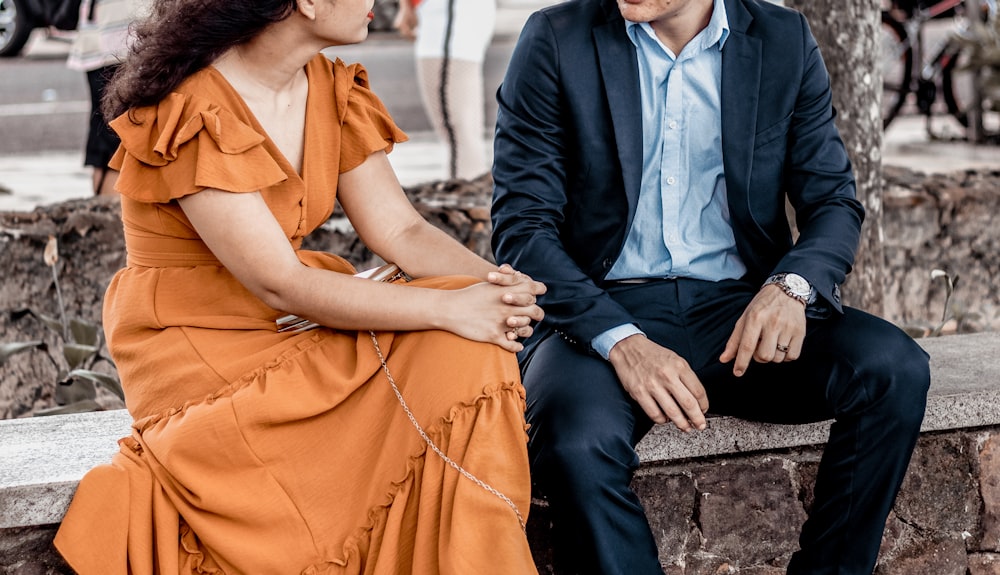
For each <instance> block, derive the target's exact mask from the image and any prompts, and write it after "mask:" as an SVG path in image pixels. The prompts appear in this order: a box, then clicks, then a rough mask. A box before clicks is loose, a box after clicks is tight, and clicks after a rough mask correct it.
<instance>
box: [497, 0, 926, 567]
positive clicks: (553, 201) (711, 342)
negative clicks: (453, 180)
mask: <svg viewBox="0 0 1000 575" xmlns="http://www.w3.org/2000/svg"><path fill="white" fill-rule="evenodd" d="M497 97H498V101H499V113H498V118H497V131H496V138H495V149H494V158H495V160H494V162H495V163H494V170H493V175H494V180H495V193H494V207H493V223H494V238H493V239H494V249H495V254H496V258H497V261H502V262H509V263H511V264H513V265H514V267H516V268H517V269H519V270H522V271H524V272H525V273H528V274H529V275H531V276H532V277H533V278H534V279H537V280H539V281H542V282H544V283H545V284H546V285H547V286H548V292H547V293H546V295H545V296H543V297H541V298H540V300H539V301H540V303H541V304H542V306H543V307H544V308H545V310H546V316H545V320H544V321H543V322H542V323H541V325H539V326H538V328H537V329H536V331H535V335H534V336H533V337H531V338H530V339H529V340H528V341H527V342H525V343H526V347H525V351H524V352H522V355H521V357H520V359H521V366H522V373H523V378H524V385H525V387H526V389H527V393H528V398H527V399H528V420H529V423H530V424H531V428H530V430H529V433H530V440H531V443H530V452H531V457H532V470H533V473H534V477H535V481H536V483H537V485H538V486H539V487H540V489H541V490H542V491H543V492H544V493H545V494H546V496H547V497H548V498H549V502H550V505H551V509H552V512H553V516H554V535H555V538H556V541H555V550H556V559H557V561H558V562H559V563H560V564H562V565H563V566H564V568H565V570H567V571H569V572H572V573H601V574H616V573H621V574H628V575H645V574H651V573H655V574H659V573H662V570H661V567H660V564H659V561H658V559H657V551H656V545H655V543H654V540H653V537H652V534H651V533H650V529H649V525H648V523H647V521H646V518H645V515H644V512H643V509H642V507H641V505H640V502H639V500H638V499H637V497H636V495H635V493H633V492H632V491H631V489H630V488H629V482H630V480H631V477H632V473H633V471H634V470H635V468H636V466H637V464H638V458H637V457H636V454H635V451H634V446H635V444H636V443H637V442H638V441H639V440H640V439H641V438H642V436H643V435H644V434H645V433H646V432H647V431H648V430H649V429H650V428H651V427H652V425H653V424H654V423H666V422H671V423H672V424H673V425H676V426H677V427H678V428H680V429H681V430H684V431H689V430H698V429H704V428H705V426H706V419H705V412H706V411H707V410H708V409H709V406H711V410H712V412H713V413H719V414H728V415H734V416H739V417H744V418H749V419H756V420H763V421H772V422H785V423H797V422H810V421H818V420H823V419H827V418H835V419H836V422H835V423H834V425H833V427H832V429H831V434H830V438H829V442H828V444H827V446H826V449H825V453H824V456H823V461H822V463H821V465H820V470H819V474H818V478H817V481H816V486H815V494H816V497H815V503H814V505H813V507H812V509H811V510H810V515H809V519H808V521H807V522H806V524H805V525H804V526H803V528H802V533H801V537H800V549H799V551H797V552H796V553H795V554H794V555H793V556H792V558H791V561H790V564H789V566H788V573H791V574H795V575H800V574H810V575H814V574H821V573H824V574H825V573H830V574H833V573H836V574H839V575H848V574H850V575H862V574H866V575H870V573H871V572H872V569H873V567H874V565H875V560H876V556H877V552H878V547H879V542H880V538H881V534H882V530H883V527H884V522H885V519H886V516H887V515H888V512H889V509H890V508H891V506H892V503H893V500H894V498H895V495H896V492H897V491H898V489H899V485H900V482H901V481H902V478H903V475H904V472H905V470H906V467H907V464H908V462H909V458H910V455H911V453H912V450H913V446H914V444H915V441H916V438H917V435H918V432H919V427H920V423H921V420H922V418H923V412H924V405H925V401H926V392H927V388H928V386H929V379H930V377H929V372H928V364H927V356H926V354H925V353H923V351H922V350H921V349H920V348H919V347H918V346H917V345H916V344H915V343H914V342H913V341H912V340H911V339H910V338H908V337H907V336H906V335H905V334H903V333H902V332H901V331H900V330H898V329H896V328H895V327H894V326H892V325H891V324H889V323H887V322H885V321H883V320H880V319H878V318H875V317H873V316H871V315H868V314H866V313H864V312H861V311H859V310H855V309H851V308H848V307H843V306H842V305H841V301H840V287H839V286H840V284H841V283H843V281H844V279H845V277H846V274H847V273H848V272H849V271H850V268H851V265H852V263H853V258H854V253H855V250H856V248H857V243H858V237H859V230H860V227H861V222H862V219H863V211H862V207H861V205H860V204H859V203H858V202H857V200H856V199H855V183H854V178H853V175H852V172H851V167H850V163H849V161H848V158H847V154H846V151H845V149H844V146H843V143H842V142H841V139H840V137H839V135H838V133H837V130H836V128H835V126H834V111H833V109H832V106H831V93H830V84H829V78H828V75H827V72H826V69H825V67H824V64H823V61H822V59H821V56H820V54H819V51H818V48H817V46H816V42H815V40H814V39H813V37H812V35H811V33H810V31H809V28H808V26H807V24H806V22H805V20H804V19H803V18H802V16H801V15H800V14H799V13H797V12H794V11H792V10H788V9H786V8H782V7H779V6H775V5H772V4H769V3H767V2H763V1H758V0H715V1H713V0H618V1H617V4H616V3H615V0H570V1H568V2H564V3H562V4H557V5H555V6H551V7H548V8H545V9H543V10H541V11H539V12H538V13H536V14H534V15H532V17H531V18H529V20H528V22H527V23H526V24H525V26H524V29H523V31H522V33H521V37H520V39H519V41H518V45H517V47H516V49H515V50H514V53H513V55H512V57H511V61H510V64H509V68H508V71H507V75H506V77H505V79H504V82H503V84H502V86H501V88H500V90H499V91H498V94H497ZM786 198H787V200H788V201H789V202H790V203H791V206H792V207H793V208H794V210H795V217H796V224H797V229H798V234H799V235H798V237H797V240H795V241H794V242H793V238H792V234H791V232H790V229H789V224H788V221H787V218H786V215H785V201H786ZM737 520H738V518H737Z"/></svg>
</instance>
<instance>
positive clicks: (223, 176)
mask: <svg viewBox="0 0 1000 575" xmlns="http://www.w3.org/2000/svg"><path fill="white" fill-rule="evenodd" d="M133 120H134V121H133ZM111 127H112V128H113V129H114V130H115V132H117V133H118V135H119V137H120V138H121V141H122V143H121V146H119V148H118V152H117V153H116V154H115V156H114V157H113V158H112V159H111V162H110V163H109V165H110V166H111V167H112V168H113V169H116V170H119V171H120V172H121V175H120V176H119V179H118V184H117V188H118V190H119V191H120V192H121V193H122V195H124V196H127V197H129V198H132V199H134V200H137V201H140V202H169V201H170V200H172V199H175V198H180V197H183V196H186V195H189V194H193V193H195V192H198V191H201V190H203V189H205V188H217V189H220V190H225V191H229V192H253V191H257V190H260V189H262V188H265V187H268V186H272V185H274V184H277V183H279V182H281V181H284V180H285V179H286V178H287V177H288V176H287V174H285V172H284V171H283V170H282V169H281V166H280V165H279V164H278V162H277V161H276V160H275V158H274V157H272V155H271V154H270V153H269V152H268V151H267V149H266V148H265V146H264V142H265V137H264V135H263V134H260V133H258V132H257V131H255V130H254V129H253V128H252V127H251V126H250V125H249V124H247V123H246V122H245V121H243V120H241V119H240V118H238V117H237V116H236V115H235V114H233V113H232V112H230V111H229V110H227V109H225V108H223V107H222V106H219V105H218V104H216V103H213V102H212V101H209V100H207V99H204V98H200V97H198V96H194V95H189V94H181V93H177V92H174V93H171V94H170V95H168V96H167V97H166V98H164V99H163V100H162V101H161V102H160V103H159V104H157V105H155V106H148V107H145V108H139V109H137V110H135V111H134V112H132V115H131V117H130V116H129V114H123V115H121V116H119V117H118V118H116V119H115V120H114V121H112V122H111Z"/></svg>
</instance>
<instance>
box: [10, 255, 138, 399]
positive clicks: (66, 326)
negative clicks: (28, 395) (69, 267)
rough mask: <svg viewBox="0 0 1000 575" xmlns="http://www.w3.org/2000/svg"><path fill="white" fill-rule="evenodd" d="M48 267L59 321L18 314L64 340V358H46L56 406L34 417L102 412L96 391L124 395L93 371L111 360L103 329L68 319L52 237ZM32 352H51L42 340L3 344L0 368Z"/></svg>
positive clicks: (29, 312)
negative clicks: (52, 373)
mask: <svg viewBox="0 0 1000 575" xmlns="http://www.w3.org/2000/svg"><path fill="white" fill-rule="evenodd" d="M43 259H44V261H45V264H46V265H47V266H48V267H49V268H50V269H51V270H52V281H53V283H54V285H55V291H56V303H57V304H58V308H59V317H58V318H53V317H50V316H47V315H45V314H42V313H40V312H38V311H35V310H33V309H26V310H21V311H19V312H15V314H16V315H18V316H24V315H31V316H32V317H34V318H36V319H37V320H39V321H41V322H42V324H44V325H45V326H46V327H47V328H49V329H50V330H52V331H53V332H54V333H55V334H56V335H57V336H59V337H60V338H61V339H62V342H63V345H62V351H63V353H62V357H61V358H60V359H57V358H56V357H55V356H53V355H52V354H51V353H46V356H48V357H49V359H50V360H51V361H52V362H53V363H54V364H55V366H56V369H57V373H58V377H57V382H56V383H57V385H56V392H55V398H56V404H57V405H56V406H55V407H51V408H48V409H42V410H39V411H37V412H35V415H57V414H64V413H80V412H84V411H96V410H100V409H102V407H101V405H100V404H99V403H98V402H97V390H98V388H99V387H103V388H105V389H107V390H109V391H110V392H112V393H113V394H115V395H116V396H118V397H119V398H121V399H122V400H123V401H124V399H125V394H124V392H123V391H122V387H121V384H120V383H119V382H118V379H117V378H116V377H114V376H112V375H108V374H106V373H101V372H97V371H94V370H93V369H92V368H93V367H94V364H95V363H96V362H97V361H99V360H106V361H108V362H110V359H108V358H106V357H104V356H102V355H101V343H102V342H101V340H102V330H101V326H100V325H98V324H96V323H93V322H89V321H85V320H82V319H79V318H68V317H67V316H66V306H65V304H64V302H63V296H62V287H61V286H60V284H59V271H58V265H57V264H58V263H59V245H58V242H57V240H56V238H55V236H49V240H48V242H47V243H46V245H45V252H44V255H43ZM31 350H39V351H44V352H48V351H49V348H48V345H47V344H46V343H45V342H43V341H40V340H34V341H25V342H11V343H0V364H3V363H4V362H5V361H7V359H9V358H10V357H11V356H13V355H15V354H18V353H25V352H28V351H31Z"/></svg>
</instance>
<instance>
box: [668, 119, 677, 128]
mask: <svg viewBox="0 0 1000 575" xmlns="http://www.w3.org/2000/svg"><path fill="white" fill-rule="evenodd" d="M667 126H668V127H669V128H670V129H671V130H676V129H677V122H676V121H675V120H670V123H669V124H667Z"/></svg>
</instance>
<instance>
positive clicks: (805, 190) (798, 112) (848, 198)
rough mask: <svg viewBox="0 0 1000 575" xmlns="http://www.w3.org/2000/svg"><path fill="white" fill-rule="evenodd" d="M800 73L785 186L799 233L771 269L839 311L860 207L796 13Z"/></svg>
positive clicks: (826, 89) (817, 58)
mask: <svg viewBox="0 0 1000 575" xmlns="http://www.w3.org/2000/svg"><path fill="white" fill-rule="evenodd" d="M799 16H800V18H801V30H802V36H801V38H802V42H803V54H804V62H803V75H802V81H801V84H800V87H799V93H798V97H797V99H796V102H795V110H794V112H793V114H792V122H791V126H790V128H789V130H790V131H789V140H788V160H787V162H788V163H787V165H786V170H785V189H786V192H787V195H788V199H789V201H790V202H791V204H792V207H793V208H794V209H795V219H796V226H797V228H798V231H799V237H798V239H797V240H796V242H795V246H794V247H793V248H792V249H791V250H790V251H789V252H788V253H787V254H786V255H785V256H784V257H783V258H782V259H781V260H780V262H779V263H778V265H777V266H776V268H775V270H774V271H775V272H782V271H787V272H795V273H798V274H800V275H802V276H803V277H805V278H806V279H807V280H809V282H810V283H811V284H812V285H813V287H815V288H816V291H817V294H818V295H819V296H820V297H822V298H823V299H824V300H825V301H826V302H828V303H830V304H831V305H832V306H833V308H834V309H835V310H837V311H838V312H842V311H843V310H842V307H841V302H840V288H839V286H840V284H842V283H843V282H844V280H845V278H846V276H847V273H849V272H850V271H851V267H852V266H853V263H854V255H855V252H856V251H857V248H858V242H859V238H860V233H861V223H862V221H863V220H864V208H863V207H862V205H861V203H860V202H858V201H857V199H856V185H855V180H854V175H853V172H852V170H851V163H850V160H849V158H848V156H847V150H846V149H845V147H844V144H843V142H842V140H841V139H840V135H839V133H838V131H837V127H836V125H835V124H834V119H835V117H836V112H835V110H834V109H833V105H832V91H831V88H830V78H829V76H828V74H827V70H826V66H825V65H824V63H823V59H822V57H821V55H820V51H819V47H818V46H817V44H816V40H815V38H813V36H812V33H811V32H810V30H809V26H808V24H807V23H806V21H805V18H803V17H801V15H799Z"/></svg>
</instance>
